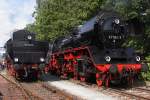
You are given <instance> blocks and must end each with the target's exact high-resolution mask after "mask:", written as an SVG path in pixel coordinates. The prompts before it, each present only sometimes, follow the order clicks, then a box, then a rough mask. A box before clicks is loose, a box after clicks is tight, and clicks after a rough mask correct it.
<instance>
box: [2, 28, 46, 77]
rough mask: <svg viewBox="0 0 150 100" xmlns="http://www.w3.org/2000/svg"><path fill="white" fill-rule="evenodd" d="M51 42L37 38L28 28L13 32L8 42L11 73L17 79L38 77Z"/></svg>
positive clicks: (8, 61)
mask: <svg viewBox="0 0 150 100" xmlns="http://www.w3.org/2000/svg"><path fill="white" fill-rule="evenodd" d="M48 47H49V44H48V42H44V41H37V40H35V34H34V33H31V32H29V31H27V30H18V31H15V32H13V35H12V38H10V39H9V40H8V41H7V42H6V44H5V48H6V52H7V56H6V62H7V63H6V64H7V70H8V72H9V74H11V75H12V76H14V77H15V78H17V79H29V78H35V79H37V78H38V75H39V72H40V68H39V65H41V64H45V58H46V56H47V52H48Z"/></svg>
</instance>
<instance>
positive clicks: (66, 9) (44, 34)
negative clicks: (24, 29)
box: [28, 0, 103, 40]
mask: <svg viewBox="0 0 150 100" xmlns="http://www.w3.org/2000/svg"><path fill="white" fill-rule="evenodd" d="M102 2H103V0H94V1H93V0H73V1H72V0H43V1H41V2H40V5H39V6H38V8H37V9H36V11H35V15H36V16H35V19H36V21H35V23H34V27H32V28H28V29H29V30H35V31H36V32H37V33H38V38H39V39H44V40H53V39H55V38H56V37H58V36H62V35H66V34H68V33H69V31H70V30H71V29H72V28H73V27H75V26H77V25H80V24H83V23H84V22H85V21H86V20H88V19H89V18H90V17H92V16H93V15H95V14H96V12H97V11H98V10H99V9H100V6H101V4H102ZM33 28H34V29H33Z"/></svg>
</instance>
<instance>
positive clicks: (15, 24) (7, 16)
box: [0, 0, 36, 47]
mask: <svg viewBox="0 0 150 100" xmlns="http://www.w3.org/2000/svg"><path fill="white" fill-rule="evenodd" d="M35 5H36V0H0V47H3V45H4V43H5V42H6V41H7V40H8V39H9V38H10V37H11V35H12V32H13V31H14V30H16V29H23V28H24V27H25V26H26V25H27V24H30V23H33V22H34V18H33V17H32V14H33V12H34V11H35Z"/></svg>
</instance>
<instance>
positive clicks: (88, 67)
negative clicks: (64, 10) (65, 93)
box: [48, 11, 148, 86]
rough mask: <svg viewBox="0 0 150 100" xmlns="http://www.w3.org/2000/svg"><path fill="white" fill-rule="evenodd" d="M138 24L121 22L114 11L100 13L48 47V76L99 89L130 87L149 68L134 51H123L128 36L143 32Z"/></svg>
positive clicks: (129, 49) (133, 21) (127, 49)
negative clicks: (94, 84)
mask: <svg viewBox="0 0 150 100" xmlns="http://www.w3.org/2000/svg"><path fill="white" fill-rule="evenodd" d="M141 26H142V23H141V22H140V21H139V20H136V19H134V20H129V21H126V20H124V18H123V17H121V16H119V14H118V13H116V12H114V11H101V12H100V13H99V14H98V15H97V16H95V17H93V18H92V19H90V20H89V21H87V22H86V23H85V24H83V25H81V26H78V27H76V28H75V29H74V30H73V31H72V32H71V34H70V35H69V36H65V37H58V38H57V39H56V40H55V41H53V43H52V44H51V53H50V62H49V65H48V68H49V70H50V71H51V72H53V73H56V74H57V75H61V76H63V77H66V78H69V77H72V78H75V79H80V80H82V81H89V80H91V79H95V81H96V82H97V84H98V85H99V86H101V85H103V84H105V85H106V86H109V84H110V83H121V82H122V80H123V82H125V83H133V80H134V78H135V76H137V75H139V74H140V73H141V72H142V71H144V72H146V71H147V70H148V66H147V65H146V64H143V63H141V62H140V60H141V58H140V56H139V55H137V54H136V53H135V50H134V49H133V48H126V47H122V45H123V43H124V41H125V40H126V39H127V37H128V36H129V35H132V36H133V35H138V32H142V30H143V29H142V27H141Z"/></svg>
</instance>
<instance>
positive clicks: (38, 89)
mask: <svg viewBox="0 0 150 100" xmlns="http://www.w3.org/2000/svg"><path fill="white" fill-rule="evenodd" d="M0 76H2V77H3V78H4V79H6V80H7V81H9V82H10V83H11V84H13V85H14V86H16V87H17V88H18V89H20V90H21V91H22V93H23V96H24V99H23V100H77V99H78V100H81V99H80V98H77V97H75V96H73V95H70V94H68V93H66V92H64V91H62V90H59V89H57V88H56V87H53V86H50V85H48V84H47V83H46V82H43V81H38V82H28V83H27V82H18V81H16V80H14V79H13V78H11V77H10V76H7V75H3V74H1V73H0ZM0 100H1V99H0Z"/></svg>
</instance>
